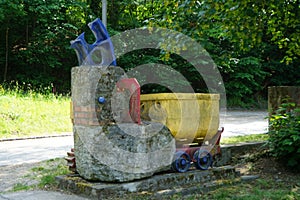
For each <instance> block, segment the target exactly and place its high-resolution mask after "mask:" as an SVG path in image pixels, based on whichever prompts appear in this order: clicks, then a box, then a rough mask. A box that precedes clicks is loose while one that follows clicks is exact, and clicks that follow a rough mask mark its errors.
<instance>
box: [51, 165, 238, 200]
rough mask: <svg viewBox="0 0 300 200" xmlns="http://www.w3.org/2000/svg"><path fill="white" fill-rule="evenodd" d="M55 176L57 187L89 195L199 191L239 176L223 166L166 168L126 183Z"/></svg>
mask: <svg viewBox="0 0 300 200" xmlns="http://www.w3.org/2000/svg"><path fill="white" fill-rule="evenodd" d="M56 180H57V182H58V184H59V188H60V189H63V190H67V191H70V192H73V193H75V194H80V195H83V196H86V197H88V198H92V199H105V198H112V197H121V196H123V195H126V194H134V193H135V194H145V193H147V194H153V195H154V196H160V195H170V194H175V193H181V194H185V193H189V192H192V191H195V190H197V191H198V190H200V192H201V190H207V189H208V188H210V187H215V186H218V185H220V184H224V183H225V182H228V181H229V182H230V183H232V182H234V181H236V180H240V179H239V173H238V172H236V170H235V168H234V167H232V166H223V167H218V168H212V169H209V170H206V171H200V170H194V169H192V170H190V171H188V172H186V173H173V172H167V173H162V174H156V175H154V176H152V177H150V178H146V179H142V180H138V181H133V182H127V183H106V182H89V181H86V180H84V179H83V178H81V177H80V176H79V175H76V174H72V175H66V176H59V177H56Z"/></svg>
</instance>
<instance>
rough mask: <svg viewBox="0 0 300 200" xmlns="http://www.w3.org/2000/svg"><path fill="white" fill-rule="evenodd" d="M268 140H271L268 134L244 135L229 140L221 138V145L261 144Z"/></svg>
mask: <svg viewBox="0 0 300 200" xmlns="http://www.w3.org/2000/svg"><path fill="white" fill-rule="evenodd" d="M268 138H269V135H268V134H251V135H243V136H234V137H228V138H221V144H237V143H245V142H261V141H267V140H268Z"/></svg>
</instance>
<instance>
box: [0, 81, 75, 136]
mask: <svg viewBox="0 0 300 200" xmlns="http://www.w3.org/2000/svg"><path fill="white" fill-rule="evenodd" d="M0 127H1V129H0V139H1V138H2V139H3V138H16V137H26V136H40V135H50V134H60V133H62V132H71V131H72V124H71V121H70V98H69V97H64V96H55V95H53V94H51V93H49V94H41V93H37V92H32V91H29V92H26V93H25V92H22V91H19V90H4V89H3V88H2V87H1V85H0Z"/></svg>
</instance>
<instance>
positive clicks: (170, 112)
mask: <svg viewBox="0 0 300 200" xmlns="http://www.w3.org/2000/svg"><path fill="white" fill-rule="evenodd" d="M219 100H220V95H219V94H204V93H158V94H144V95H141V118H142V119H143V120H150V121H156V122H160V123H162V124H164V125H166V126H167V127H168V128H169V129H170V131H171V133H172V135H173V136H174V137H175V138H176V140H177V141H187V142H202V141H204V140H205V141H207V140H210V139H212V137H213V136H214V135H216V133H217V131H218V129H219Z"/></svg>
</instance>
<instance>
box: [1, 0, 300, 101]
mask: <svg viewBox="0 0 300 200" xmlns="http://www.w3.org/2000/svg"><path fill="white" fill-rule="evenodd" d="M101 7H102V5H101V0H47V1H40V0H2V1H1V2H0V24H1V25H0V34H1V36H0V44H1V45H0V82H2V81H6V82H8V83H10V81H18V82H25V83H26V84H31V85H32V86H33V87H41V85H42V87H45V86H49V85H53V90H54V92H60V93H68V92H69V91H70V69H71V68H72V67H73V66H76V65H77V59H76V55H75V52H74V50H72V49H70V47H69V45H70V43H69V42H70V40H72V39H75V38H76V37H77V35H79V34H80V33H81V32H84V31H86V37H87V41H89V42H90V43H92V42H93V40H94V39H93V35H92V33H91V32H90V31H89V29H88V27H87V23H89V22H91V21H92V20H93V19H95V18H96V17H101V14H102V13H101ZM107 13H108V16H107V17H108V30H109V32H110V34H111V35H114V34H117V33H118V32H122V31H124V30H128V29H133V28H139V27H142V26H148V27H153V26H156V27H164V28H168V29H172V30H175V31H178V32H180V33H183V34H185V35H187V36H189V37H191V38H192V39H194V40H195V41H197V42H198V43H200V44H201V45H202V46H203V47H204V48H205V49H206V50H207V51H208V52H209V53H210V55H211V57H212V58H213V59H214V61H215V63H216V65H217V66H218V69H219V71H220V72H221V74H222V77H223V79H224V83H225V87H226V92H227V97H228V99H229V101H228V102H229V105H231V106H234V105H239V106H243V105H254V104H255V102H258V101H260V99H263V98H266V88H267V87H268V86H270V85H300V67H299V66H300V61H299V57H300V50H299V49H300V48H299V46H300V40H299V35H300V33H299V32H300V29H299V26H300V3H299V0H289V1H287V0H285V1H282V0H271V1H266V0H263V1H254V0H243V1H233V0H229V1H220V0H203V1H195V0H170V1H165V0H157V1H153V0H135V1H132V0H122V1H121V0H114V1H108V12H107ZM184 48H185V47H184V46H183V47H182V49H184ZM137 58H138V59H137ZM151 62H152V63H153V62H154V63H161V64H166V65H169V66H172V67H173V68H174V69H175V70H177V71H179V72H181V73H182V74H183V75H184V76H185V77H186V78H187V79H188V80H189V81H190V83H191V85H192V86H193V88H194V89H195V91H197V92H201V91H206V86H205V84H204V83H203V81H202V78H201V77H200V76H199V74H198V73H195V69H194V68H193V67H192V66H191V65H190V64H189V63H187V61H186V60H183V59H182V58H180V57H179V56H177V55H176V54H170V52H168V51H167V50H161V51H155V50H151V49H143V50H140V51H135V52H130V53H128V54H126V55H124V56H122V57H121V58H119V59H118V60H117V63H118V65H120V66H121V67H124V68H125V69H126V70H129V69H130V68H132V67H135V66H138V65H140V64H146V63H151ZM164 90H165V88H163V87H160V86H157V85H156V86H151V87H150V86H146V87H145V88H144V91H145V92H158V91H164Z"/></svg>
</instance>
